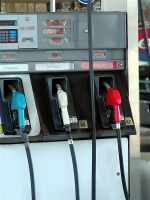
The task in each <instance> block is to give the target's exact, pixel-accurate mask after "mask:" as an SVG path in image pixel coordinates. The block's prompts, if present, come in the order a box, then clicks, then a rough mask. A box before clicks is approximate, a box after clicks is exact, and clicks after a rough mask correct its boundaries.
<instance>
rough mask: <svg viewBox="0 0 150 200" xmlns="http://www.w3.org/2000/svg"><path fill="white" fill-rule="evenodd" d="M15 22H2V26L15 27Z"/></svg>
mask: <svg viewBox="0 0 150 200" xmlns="http://www.w3.org/2000/svg"><path fill="white" fill-rule="evenodd" d="M13 25H14V21H0V26H13Z"/></svg>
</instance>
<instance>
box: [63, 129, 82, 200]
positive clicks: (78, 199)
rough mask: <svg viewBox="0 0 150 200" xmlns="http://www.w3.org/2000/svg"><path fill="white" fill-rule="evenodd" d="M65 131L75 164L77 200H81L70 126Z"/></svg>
mask: <svg viewBox="0 0 150 200" xmlns="http://www.w3.org/2000/svg"><path fill="white" fill-rule="evenodd" d="M65 130H66V133H67V138H68V143H69V148H70V153H71V158H72V164H73V171H74V182H75V194H76V200H80V195H79V194H80V193H79V179H78V167H77V161H76V155H75V151H74V146H73V139H72V135H71V129H70V127H68V126H65Z"/></svg>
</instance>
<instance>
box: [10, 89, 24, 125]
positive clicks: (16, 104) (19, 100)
mask: <svg viewBox="0 0 150 200" xmlns="http://www.w3.org/2000/svg"><path fill="white" fill-rule="evenodd" d="M25 108H26V100H25V96H24V95H23V94H21V93H19V92H17V91H14V92H13V94H12V102H11V110H17V111H18V122H19V128H21V127H25V115H24V109H25Z"/></svg>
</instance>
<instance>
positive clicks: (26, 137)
mask: <svg viewBox="0 0 150 200" xmlns="http://www.w3.org/2000/svg"><path fill="white" fill-rule="evenodd" d="M21 136H22V138H23V141H24V145H25V149H26V154H27V159H28V165H29V172H30V182H31V193H32V200H36V195H35V182H34V170H33V164H32V158H31V153H30V147H29V138H28V135H27V134H26V133H25V132H22V134H21Z"/></svg>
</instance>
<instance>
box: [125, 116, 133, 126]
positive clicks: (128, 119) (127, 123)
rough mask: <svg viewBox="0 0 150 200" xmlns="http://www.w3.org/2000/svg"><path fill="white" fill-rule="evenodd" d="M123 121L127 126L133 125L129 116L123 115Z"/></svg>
mask: <svg viewBox="0 0 150 200" xmlns="http://www.w3.org/2000/svg"><path fill="white" fill-rule="evenodd" d="M125 122H126V125H127V126H130V125H134V124H133V121H132V118H131V117H125Z"/></svg>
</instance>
